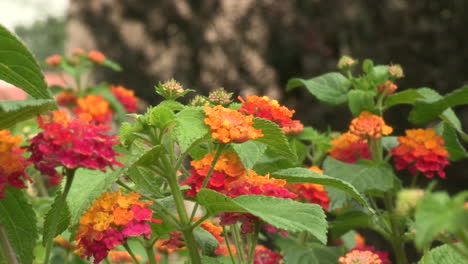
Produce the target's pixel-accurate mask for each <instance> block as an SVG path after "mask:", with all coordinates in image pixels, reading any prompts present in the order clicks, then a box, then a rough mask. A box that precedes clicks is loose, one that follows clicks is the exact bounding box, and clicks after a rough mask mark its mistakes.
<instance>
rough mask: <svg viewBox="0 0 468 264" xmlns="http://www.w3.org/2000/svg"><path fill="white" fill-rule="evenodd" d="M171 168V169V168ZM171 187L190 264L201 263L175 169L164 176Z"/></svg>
mask: <svg viewBox="0 0 468 264" xmlns="http://www.w3.org/2000/svg"><path fill="white" fill-rule="evenodd" d="M171 170H172V169H171ZM166 179H167V182H168V183H169V187H170V188H171V192H172V196H173V197H174V202H175V205H176V208H177V213H178V214H179V217H180V222H181V225H182V230H181V231H182V234H183V235H184V238H185V244H186V246H187V249H188V250H189V254H190V259H191V260H192V264H201V259H200V254H199V253H198V247H197V242H196V241H195V237H194V236H193V233H192V228H191V222H190V220H189V218H188V214H187V211H186V209H185V204H184V197H183V196H182V192H181V191H180V188H179V184H178V182H177V176H176V175H175V171H171V173H170V175H168V177H167V178H166Z"/></svg>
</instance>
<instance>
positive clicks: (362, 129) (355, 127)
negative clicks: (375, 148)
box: [349, 111, 393, 139]
mask: <svg viewBox="0 0 468 264" xmlns="http://www.w3.org/2000/svg"><path fill="white" fill-rule="evenodd" d="M392 131H393V128H392V127H390V126H387V125H386V124H385V121H384V120H383V119H382V117H380V116H378V115H374V114H372V113H370V112H367V111H364V112H362V113H361V114H360V115H359V117H356V118H354V119H353V120H352V121H351V125H349V132H351V133H352V134H354V135H356V136H358V137H360V138H362V139H367V138H371V139H378V138H380V137H381V136H382V135H389V134H390V133H392Z"/></svg>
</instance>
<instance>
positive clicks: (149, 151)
mask: <svg viewBox="0 0 468 264" xmlns="http://www.w3.org/2000/svg"><path fill="white" fill-rule="evenodd" d="M136 148H141V149H139V150H137V152H138V155H139V157H138V159H136V160H135V162H134V163H133V164H129V166H131V167H135V166H150V165H153V164H154V161H155V160H156V159H158V158H159V156H160V155H161V153H162V152H163V151H164V149H163V147H162V146H161V145H158V146H154V147H152V148H147V147H145V146H144V145H143V144H141V145H138V146H136Z"/></svg>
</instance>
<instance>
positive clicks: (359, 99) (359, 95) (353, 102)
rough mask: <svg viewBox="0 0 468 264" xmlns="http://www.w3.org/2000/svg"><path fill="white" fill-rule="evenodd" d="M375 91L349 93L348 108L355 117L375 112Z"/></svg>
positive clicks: (353, 91)
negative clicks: (366, 112) (364, 112)
mask: <svg viewBox="0 0 468 264" xmlns="http://www.w3.org/2000/svg"><path fill="white" fill-rule="evenodd" d="M374 97H375V92H374V91H364V90H352V91H350V92H349V93H348V106H349V109H350V110H351V113H352V114H353V116H358V115H359V114H360V113H361V112H363V111H366V110H367V111H371V112H372V111H373V110H374Z"/></svg>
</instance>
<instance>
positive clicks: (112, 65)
mask: <svg viewBox="0 0 468 264" xmlns="http://www.w3.org/2000/svg"><path fill="white" fill-rule="evenodd" d="M101 65H102V66H104V67H107V68H111V69H112V70H114V71H117V72H120V71H122V68H121V67H120V65H119V64H118V63H116V62H115V61H113V60H110V59H105V60H104V61H103V62H102V63H101Z"/></svg>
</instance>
